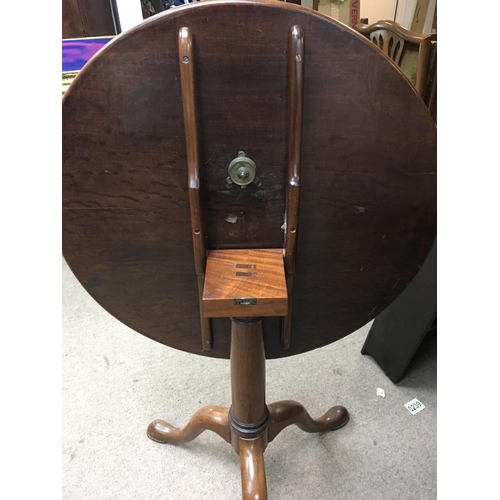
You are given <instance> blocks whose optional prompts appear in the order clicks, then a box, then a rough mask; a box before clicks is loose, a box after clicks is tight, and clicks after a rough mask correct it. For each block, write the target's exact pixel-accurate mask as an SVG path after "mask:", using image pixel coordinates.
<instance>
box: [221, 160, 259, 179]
mask: <svg viewBox="0 0 500 500" xmlns="http://www.w3.org/2000/svg"><path fill="white" fill-rule="evenodd" d="M256 171H257V167H256V166H255V163H254V162H253V161H252V160H251V159H250V158H247V157H246V156H238V157H237V158H235V159H234V160H233V161H232V162H231V163H230V164H229V167H228V168H227V172H228V174H229V177H230V178H231V180H232V181H233V183H234V184H237V185H238V186H248V184H251V183H252V182H253V181H254V179H255V174H256Z"/></svg>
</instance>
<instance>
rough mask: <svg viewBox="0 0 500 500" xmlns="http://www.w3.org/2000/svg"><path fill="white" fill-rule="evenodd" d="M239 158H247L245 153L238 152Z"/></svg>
mask: <svg viewBox="0 0 500 500" xmlns="http://www.w3.org/2000/svg"><path fill="white" fill-rule="evenodd" d="M238 156H241V157H243V156H246V154H245V151H238Z"/></svg>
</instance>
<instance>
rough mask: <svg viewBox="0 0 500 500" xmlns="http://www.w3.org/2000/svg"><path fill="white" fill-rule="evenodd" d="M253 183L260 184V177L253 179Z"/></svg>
mask: <svg viewBox="0 0 500 500" xmlns="http://www.w3.org/2000/svg"><path fill="white" fill-rule="evenodd" d="M253 183H254V184H257V185H258V184H259V178H258V177H256V178H255V179H254V180H253Z"/></svg>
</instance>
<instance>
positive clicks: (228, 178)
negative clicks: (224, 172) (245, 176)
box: [226, 176, 233, 184]
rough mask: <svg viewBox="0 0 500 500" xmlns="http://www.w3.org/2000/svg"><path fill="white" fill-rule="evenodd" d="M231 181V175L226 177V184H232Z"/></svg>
mask: <svg viewBox="0 0 500 500" xmlns="http://www.w3.org/2000/svg"><path fill="white" fill-rule="evenodd" d="M232 183H233V180H232V179H231V177H229V176H228V177H226V184H232Z"/></svg>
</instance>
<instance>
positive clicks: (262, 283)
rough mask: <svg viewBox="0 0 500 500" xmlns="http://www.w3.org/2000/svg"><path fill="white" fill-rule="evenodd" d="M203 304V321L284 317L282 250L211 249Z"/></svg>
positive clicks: (285, 305)
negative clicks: (208, 319)
mask: <svg viewBox="0 0 500 500" xmlns="http://www.w3.org/2000/svg"><path fill="white" fill-rule="evenodd" d="M202 303H203V315H204V316H205V317H206V318H217V317H231V316H234V317H255V316H286V314H287V311H288V293H287V287H286V281H285V268H284V263H283V249H282V248H268V249H257V250H211V251H210V252H208V257H207V266H206V270H205V284H204V287H203V299H202Z"/></svg>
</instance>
